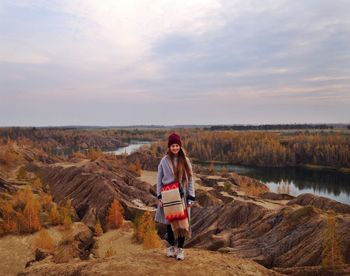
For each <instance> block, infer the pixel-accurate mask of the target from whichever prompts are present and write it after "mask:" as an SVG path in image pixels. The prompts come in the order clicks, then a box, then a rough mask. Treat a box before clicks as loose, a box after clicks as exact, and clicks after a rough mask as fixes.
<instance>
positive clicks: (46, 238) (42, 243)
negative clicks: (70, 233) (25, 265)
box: [34, 228, 55, 252]
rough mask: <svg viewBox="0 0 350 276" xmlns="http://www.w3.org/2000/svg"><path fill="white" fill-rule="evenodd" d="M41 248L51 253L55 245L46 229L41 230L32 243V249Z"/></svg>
mask: <svg viewBox="0 0 350 276" xmlns="http://www.w3.org/2000/svg"><path fill="white" fill-rule="evenodd" d="M36 248H41V249H45V250H48V251H50V252H53V251H54V249H55V243H54V240H53V239H52V237H51V236H50V234H49V231H47V229H45V228H42V229H41V230H40V231H39V234H38V236H37V238H36V240H35V242H34V249H36Z"/></svg>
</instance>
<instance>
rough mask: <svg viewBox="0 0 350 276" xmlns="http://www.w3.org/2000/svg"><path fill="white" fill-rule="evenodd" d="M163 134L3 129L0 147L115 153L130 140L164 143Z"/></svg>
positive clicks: (94, 130) (115, 130) (37, 128)
mask: <svg viewBox="0 0 350 276" xmlns="http://www.w3.org/2000/svg"><path fill="white" fill-rule="evenodd" d="M164 134H165V131H164V130H158V131H153V130H138V129H134V130H125V129H108V128H106V129H104V128H99V129H98V128H92V129H88V128H87V129H83V128H74V127H3V128H0V143H1V142H2V143H3V144H4V143H7V141H9V140H14V141H19V142H22V143H26V144H30V145H32V146H33V147H37V148H41V149H43V150H44V151H45V152H47V153H49V154H55V153H58V152H62V151H63V152H66V150H73V151H77V150H84V149H88V148H98V149H115V148H117V147H121V146H125V145H127V144H129V143H130V142H131V140H147V141H153V140H156V139H158V140H159V139H163V137H164Z"/></svg>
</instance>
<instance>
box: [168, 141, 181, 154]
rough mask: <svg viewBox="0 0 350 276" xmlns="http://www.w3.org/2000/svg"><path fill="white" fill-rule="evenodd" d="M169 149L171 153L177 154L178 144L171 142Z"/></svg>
mask: <svg viewBox="0 0 350 276" xmlns="http://www.w3.org/2000/svg"><path fill="white" fill-rule="evenodd" d="M170 151H171V152H172V153H173V154H175V155H177V154H178V153H179V151H180V146H179V145H178V144H172V145H170Z"/></svg>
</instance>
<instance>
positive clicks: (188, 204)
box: [187, 199, 194, 208]
mask: <svg viewBox="0 0 350 276" xmlns="http://www.w3.org/2000/svg"><path fill="white" fill-rule="evenodd" d="M193 204H194V201H193V200H190V199H189V200H188V201H187V207H188V208H191V207H192V206H193Z"/></svg>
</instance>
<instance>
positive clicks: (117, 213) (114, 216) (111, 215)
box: [107, 199, 124, 229]
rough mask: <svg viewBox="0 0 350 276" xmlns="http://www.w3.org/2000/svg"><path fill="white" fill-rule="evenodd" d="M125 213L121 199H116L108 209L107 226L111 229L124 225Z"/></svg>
mask: <svg viewBox="0 0 350 276" xmlns="http://www.w3.org/2000/svg"><path fill="white" fill-rule="evenodd" d="M123 214H124V209H123V207H122V206H121V204H120V202H119V200H117V199H114V200H113V202H112V205H111V206H110V208H109V209H108V215H107V227H108V228H109V229H115V228H119V227H120V226H122V225H123V222H124V218H123Z"/></svg>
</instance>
